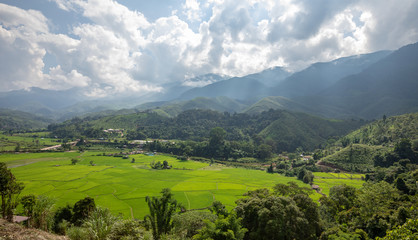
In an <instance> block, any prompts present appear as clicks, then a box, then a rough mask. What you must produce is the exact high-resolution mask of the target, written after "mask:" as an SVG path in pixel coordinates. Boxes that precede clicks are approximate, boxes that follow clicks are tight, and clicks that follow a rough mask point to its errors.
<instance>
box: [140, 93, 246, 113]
mask: <svg viewBox="0 0 418 240" xmlns="http://www.w3.org/2000/svg"><path fill="white" fill-rule="evenodd" d="M246 107H248V105H246V104H244V103H242V102H240V101H238V100H234V99H230V98H227V97H215V98H206V97H198V98H194V99H192V100H184V101H173V102H154V103H146V104H141V105H139V106H137V107H136V109H138V110H146V109H151V111H153V112H156V113H158V114H160V115H162V116H167V117H174V116H177V115H178V114H179V113H181V112H183V111H186V110H190V109H210V110H215V111H219V112H240V111H242V110H243V109H245V108H246Z"/></svg>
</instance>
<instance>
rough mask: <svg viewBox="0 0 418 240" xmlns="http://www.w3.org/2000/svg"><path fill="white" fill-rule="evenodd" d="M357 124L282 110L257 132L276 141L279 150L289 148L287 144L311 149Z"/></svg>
mask: <svg viewBox="0 0 418 240" xmlns="http://www.w3.org/2000/svg"><path fill="white" fill-rule="evenodd" d="M358 126H360V123H359V122H358V121H342V120H330V119H323V118H319V117H316V116H312V115H308V114H304V113H291V112H286V111H282V112H281V115H280V117H278V118H277V120H274V121H273V122H272V123H271V124H269V125H268V126H267V127H266V128H264V129H263V130H262V131H261V132H260V133H259V134H260V135H261V136H262V137H264V138H265V139H272V140H274V141H276V145H277V148H278V149H280V150H281V151H285V149H289V146H299V147H302V148H303V149H306V150H307V149H311V150H312V149H315V148H320V147H321V145H322V144H324V143H325V142H326V141H327V140H328V139H329V138H330V137H336V136H341V135H344V133H347V132H349V131H350V129H355V128H357V127H358ZM280 150H279V152H280Z"/></svg>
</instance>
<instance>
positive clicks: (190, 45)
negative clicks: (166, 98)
mask: <svg viewBox="0 0 418 240" xmlns="http://www.w3.org/2000/svg"><path fill="white" fill-rule="evenodd" d="M417 41H418V1H416V0H402V1H399V0H385V1H381V0H344V1H340V0H258V1H257V0H205V1H197V0H152V1H150V0H0V91H2V92H4V91H11V90H18V89H29V88H31V87H39V88H44V89H52V90H65V89H70V88H74V87H76V88H80V89H83V91H84V94H85V95H86V96H90V97H92V98H103V97H106V96H110V95H126V96H128V95H132V94H135V95H142V94H147V93H150V92H159V91H164V89H165V88H166V86H167V85H168V84H173V83H179V84H182V83H186V82H187V79H189V78H192V77H196V76H199V75H203V74H208V73H217V74H222V75H228V76H244V75H247V74H251V73H255V72H260V71H262V70H264V69H267V68H271V67H275V66H282V67H285V68H286V69H287V70H288V71H298V70H301V69H303V68H305V67H307V66H309V65H310V64H312V63H315V62H319V61H330V60H334V59H336V58H339V57H344V56H350V55H356V54H362V53H369V52H374V51H378V50H395V49H398V48H400V47H402V46H404V45H407V44H410V43H414V42H417ZM205 83H206V84H207V81H205ZM197 85H198V84H197Z"/></svg>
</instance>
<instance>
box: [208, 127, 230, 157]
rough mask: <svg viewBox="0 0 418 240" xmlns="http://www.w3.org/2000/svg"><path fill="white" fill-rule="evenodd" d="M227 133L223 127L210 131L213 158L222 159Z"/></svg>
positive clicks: (210, 149) (210, 151)
mask: <svg viewBox="0 0 418 240" xmlns="http://www.w3.org/2000/svg"><path fill="white" fill-rule="evenodd" d="M225 135H226V131H225V130H224V129H223V128H221V127H216V128H213V129H212V130H210V138H209V154H210V156H211V157H215V158H216V157H220V155H221V152H222V147H223V146H224V143H225V140H224V139H225Z"/></svg>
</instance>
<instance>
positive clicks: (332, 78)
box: [270, 51, 391, 97]
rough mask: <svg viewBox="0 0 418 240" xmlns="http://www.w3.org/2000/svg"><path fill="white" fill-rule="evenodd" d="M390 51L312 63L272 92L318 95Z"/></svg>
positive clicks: (285, 94)
mask: <svg viewBox="0 0 418 240" xmlns="http://www.w3.org/2000/svg"><path fill="white" fill-rule="evenodd" d="M390 53H391V52H390V51H380V52H375V53H370V54H362V55H357V56H350V57H344V58H339V59H336V60H333V61H330V62H320V63H315V64H312V65H311V66H309V67H308V68H306V69H304V70H302V71H300V72H296V73H294V74H293V75H291V76H290V77H288V78H287V79H286V80H284V81H282V82H281V83H279V84H278V85H276V86H275V87H274V88H272V89H271V91H270V94H271V95H273V96H284V97H299V96H309V95H316V94H318V93H319V92H320V91H322V90H324V89H326V88H328V87H330V86H332V85H333V84H334V83H336V82H338V81H339V80H340V79H342V78H343V77H347V76H349V75H352V74H356V73H360V72H361V71H363V70H364V69H366V68H367V67H369V66H370V65H372V64H374V63H376V62H377V61H379V60H381V59H382V58H384V57H386V56H387V55H388V54H390Z"/></svg>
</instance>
